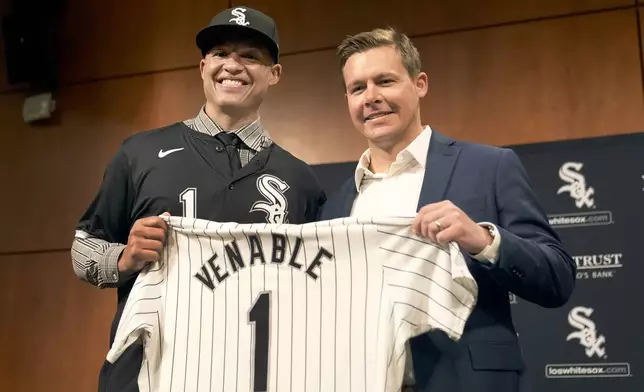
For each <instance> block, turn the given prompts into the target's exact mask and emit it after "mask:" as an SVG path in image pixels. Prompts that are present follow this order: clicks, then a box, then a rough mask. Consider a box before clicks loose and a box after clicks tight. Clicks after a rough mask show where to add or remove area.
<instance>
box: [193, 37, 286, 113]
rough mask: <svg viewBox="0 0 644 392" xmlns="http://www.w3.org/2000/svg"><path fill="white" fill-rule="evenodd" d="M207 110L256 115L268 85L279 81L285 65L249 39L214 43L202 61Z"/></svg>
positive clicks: (202, 77)
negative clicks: (278, 62)
mask: <svg viewBox="0 0 644 392" xmlns="http://www.w3.org/2000/svg"><path fill="white" fill-rule="evenodd" d="M200 71H201V79H202V80H203V89H204V93H205V95H206V102H207V103H206V110H207V111H208V113H209V114H210V115H211V116H215V117H216V116H217V114H218V113H222V112H223V113H226V114H227V115H229V116H234V117H247V116H252V115H254V114H255V113H256V112H257V111H258V110H259V107H260V105H261V104H262V102H263V101H264V97H265V95H266V92H267V90H268V88H269V86H272V85H274V84H276V83H277V82H278V81H279V78H280V75H281V71H282V68H281V66H280V65H279V64H273V63H272V60H271V56H270V53H269V52H268V50H266V49H264V48H262V47H261V46H257V45H252V44H251V43H249V42H227V43H223V44H220V45H217V46H214V47H213V48H212V49H211V50H210V51H209V52H208V53H207V54H206V55H205V56H204V58H203V59H202V60H201V63H200Z"/></svg>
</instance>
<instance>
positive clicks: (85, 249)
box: [71, 106, 273, 288]
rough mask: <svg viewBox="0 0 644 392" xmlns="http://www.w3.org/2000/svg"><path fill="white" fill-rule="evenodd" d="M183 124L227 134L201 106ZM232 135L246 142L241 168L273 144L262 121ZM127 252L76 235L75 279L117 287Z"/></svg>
mask: <svg viewBox="0 0 644 392" xmlns="http://www.w3.org/2000/svg"><path fill="white" fill-rule="evenodd" d="M184 124H186V125H187V126H188V127H190V128H191V129H193V130H195V131H198V132H202V133H206V134H209V135H211V136H215V135H216V134H218V133H219V132H224V129H223V128H221V126H219V124H217V123H216V122H214V121H213V120H212V119H211V118H210V117H208V115H207V114H206V111H205V106H202V108H201V110H199V113H198V114H197V116H196V117H195V118H192V119H189V120H185V121H184ZM231 132H234V133H236V134H237V135H238V136H239V138H240V139H241V141H242V142H243V143H241V144H240V145H239V146H238V151H239V159H240V161H241V164H242V166H243V165H246V164H247V163H248V162H250V160H251V159H253V157H254V156H255V155H256V154H257V153H259V152H260V151H262V150H263V149H265V148H268V147H270V145H271V144H272V143H273V141H272V140H271V138H270V136H269V135H268V133H267V132H266V131H265V130H264V129H263V127H262V125H261V123H260V120H259V118H258V119H257V120H255V121H253V122H252V123H250V124H248V125H245V126H243V127H241V128H239V129H236V130H234V131H231ZM124 249H125V245H123V244H117V243H110V242H107V241H105V240H102V239H100V238H96V237H91V236H90V235H89V234H88V233H84V232H76V238H75V239H74V242H73V243H72V251H71V253H72V263H73V267H74V272H75V273H76V276H78V277H79V278H80V279H82V280H84V281H86V282H88V283H90V284H92V285H94V286H98V287H100V288H108V287H118V285H119V280H123V278H124V277H123V276H120V274H119V271H118V260H119V256H120V255H121V252H123V250H124Z"/></svg>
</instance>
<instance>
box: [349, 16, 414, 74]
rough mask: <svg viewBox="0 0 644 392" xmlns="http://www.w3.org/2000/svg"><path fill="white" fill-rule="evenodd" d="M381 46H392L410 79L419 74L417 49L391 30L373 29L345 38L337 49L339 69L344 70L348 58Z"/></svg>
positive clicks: (399, 33)
mask: <svg viewBox="0 0 644 392" xmlns="http://www.w3.org/2000/svg"><path fill="white" fill-rule="evenodd" d="M383 46H393V47H394V48H396V50H398V52H399V53H400V57H402V62H403V65H404V66H405V68H406V69H407V72H408V73H409V75H410V76H411V77H415V76H417V75H418V74H419V73H420V72H421V67H422V64H421V61H420V54H419V53H418V49H417V48H416V47H415V46H414V44H413V43H412V42H411V39H409V37H408V36H407V35H405V34H403V33H401V32H399V31H396V30H395V29H393V28H386V29H374V30H371V31H365V32H362V33H358V34H355V35H350V36H347V37H346V38H345V39H344V40H342V42H341V43H340V45H338V48H337V55H338V57H340V69H343V68H344V65H345V64H346V62H347V60H348V59H349V57H351V56H353V55H354V54H356V53H361V52H365V51H367V50H369V49H375V48H379V47H383Z"/></svg>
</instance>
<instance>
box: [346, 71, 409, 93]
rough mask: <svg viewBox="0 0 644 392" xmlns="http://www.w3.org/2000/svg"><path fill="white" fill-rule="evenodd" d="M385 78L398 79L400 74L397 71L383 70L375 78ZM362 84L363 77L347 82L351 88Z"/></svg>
mask: <svg viewBox="0 0 644 392" xmlns="http://www.w3.org/2000/svg"><path fill="white" fill-rule="evenodd" d="M384 78H393V79H398V75H397V74H396V73H394V72H382V73H379V74H377V75H376V76H375V77H374V78H373V79H374V80H380V79H384ZM360 84H364V80H363V79H357V80H353V81H351V83H349V84H347V88H348V89H349V88H352V87H355V85H360Z"/></svg>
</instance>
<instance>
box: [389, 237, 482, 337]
mask: <svg viewBox="0 0 644 392" xmlns="http://www.w3.org/2000/svg"><path fill="white" fill-rule="evenodd" d="M387 242H388V241H386V240H385V245H384V246H386V247H392V246H395V248H394V249H395V250H396V253H392V254H391V255H390V257H388V260H387V264H388V265H389V266H390V267H391V268H392V269H391V271H394V272H390V273H389V276H388V279H387V280H388V283H389V284H388V290H389V291H390V295H391V297H392V298H393V301H394V304H395V305H394V311H395V313H396V314H397V315H398V319H399V321H400V323H405V324H407V325H408V326H411V327H412V330H413V333H412V335H419V334H422V333H425V332H428V331H430V330H434V329H439V330H442V331H444V332H445V333H446V334H447V335H448V336H449V337H450V338H451V339H454V340H458V339H460V337H461V335H462V334H463V330H464V328H465V323H466V322H467V319H468V318H469V316H470V314H471V313H472V310H473V308H474V305H475V304H476V299H477V294H478V289H477V284H476V281H475V280H474V277H473V276H472V275H471V273H470V271H469V269H468V268H467V264H466V263H465V259H464V258H463V255H462V254H461V252H460V249H459V248H458V246H457V245H456V244H453V243H451V244H449V246H447V247H442V246H440V245H437V244H433V243H431V242H429V240H423V239H419V238H414V237H409V238H408V239H404V238H399V239H397V240H395V241H394V242H395V243H391V242H390V243H389V244H387Z"/></svg>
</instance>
